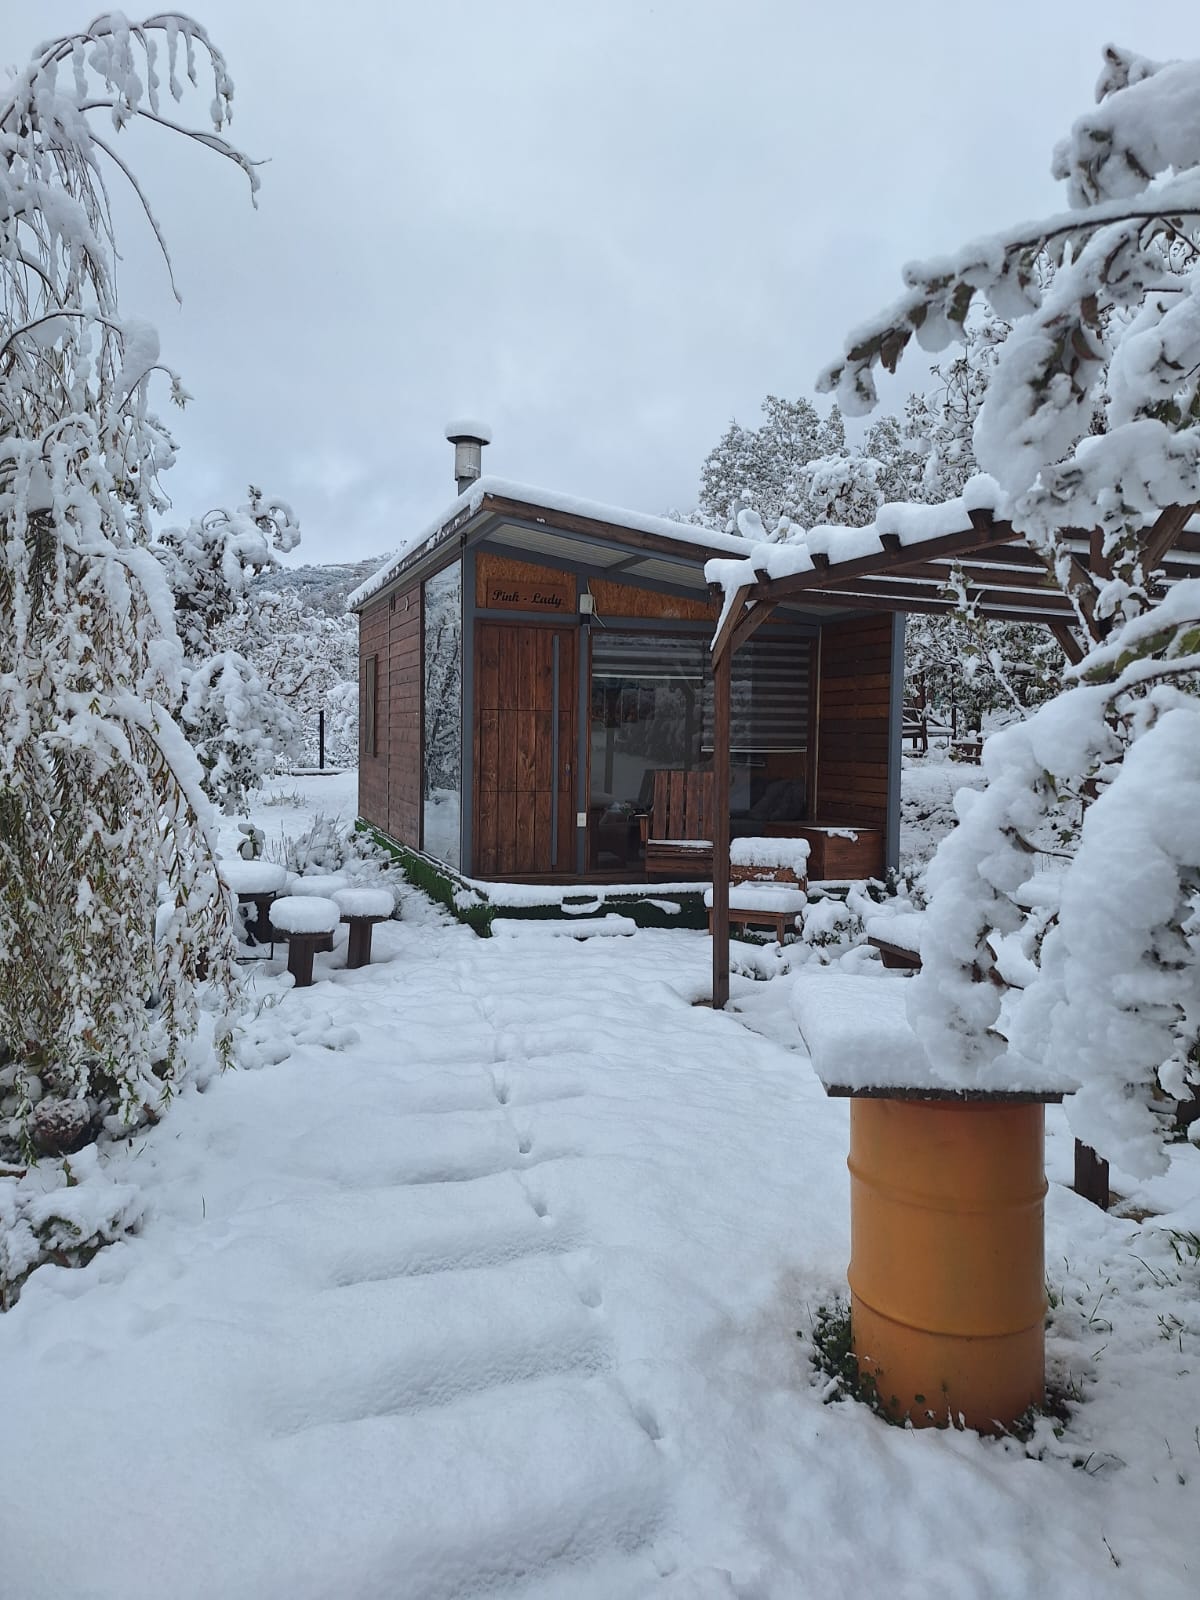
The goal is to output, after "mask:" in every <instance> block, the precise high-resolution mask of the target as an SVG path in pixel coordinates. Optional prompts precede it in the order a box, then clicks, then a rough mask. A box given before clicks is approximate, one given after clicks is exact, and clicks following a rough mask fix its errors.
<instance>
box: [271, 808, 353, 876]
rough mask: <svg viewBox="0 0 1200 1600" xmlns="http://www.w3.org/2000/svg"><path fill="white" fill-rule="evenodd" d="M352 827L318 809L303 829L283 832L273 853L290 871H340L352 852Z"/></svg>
mask: <svg viewBox="0 0 1200 1600" xmlns="http://www.w3.org/2000/svg"><path fill="white" fill-rule="evenodd" d="M352 835H353V830H352V829H351V828H349V827H348V826H347V825H346V823H344V822H342V821H341V819H340V818H338V817H331V816H329V815H327V814H326V813H325V812H324V811H318V812H317V813H316V815H315V816H314V817H313V819H312V822H311V823H310V825H309V826H308V828H306V829H305V831H304V832H303V833H300V834H292V835H290V836H289V835H285V836H284V837H283V838H282V840H281V842H280V844H279V845H278V847H277V848H275V849H273V850H272V855H273V856H274V857H275V859H276V860H277V861H279V862H280V863H281V864H282V865H283V866H285V867H286V868H287V869H288V871H289V872H310V873H311V872H340V871H341V870H342V868H343V867H344V866H345V865H346V863H347V862H348V861H349V860H350V859H351V857H352V855H353V850H354V846H353V838H352Z"/></svg>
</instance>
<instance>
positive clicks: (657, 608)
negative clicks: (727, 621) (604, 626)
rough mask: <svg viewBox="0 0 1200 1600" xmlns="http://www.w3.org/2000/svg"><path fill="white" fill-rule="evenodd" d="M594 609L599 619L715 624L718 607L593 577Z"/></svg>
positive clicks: (591, 584)
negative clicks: (634, 618)
mask: <svg viewBox="0 0 1200 1600" xmlns="http://www.w3.org/2000/svg"><path fill="white" fill-rule="evenodd" d="M588 588H589V589H590V590H591V592H592V598H593V599H594V600H595V602H596V610H597V612H598V613H599V615H600V616H601V617H636V618H638V619H639V620H642V619H645V620H647V621H650V620H658V621H669V622H708V623H712V624H714V625H715V623H716V620H717V607H716V606H714V605H710V604H708V603H707V602H706V601H704V600H688V599H684V598H682V597H681V596H679V595H673V594H660V593H659V592H658V591H657V590H656V589H639V588H637V587H636V585H634V584H632V583H617V582H616V581H614V580H613V579H612V578H592V579H590V581H589V583H588Z"/></svg>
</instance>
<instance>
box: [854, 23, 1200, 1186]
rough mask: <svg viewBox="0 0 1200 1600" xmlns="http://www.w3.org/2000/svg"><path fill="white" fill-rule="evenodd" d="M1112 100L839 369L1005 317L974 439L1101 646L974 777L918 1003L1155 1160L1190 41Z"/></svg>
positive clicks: (1192, 1025) (1184, 439) (1169, 796)
mask: <svg viewBox="0 0 1200 1600" xmlns="http://www.w3.org/2000/svg"><path fill="white" fill-rule="evenodd" d="M1097 99H1098V102H1099V104H1098V106H1097V107H1096V109H1095V110H1093V111H1092V112H1090V113H1089V114H1088V115H1086V116H1084V117H1081V118H1080V119H1079V121H1078V122H1076V124H1075V126H1074V128H1073V129H1072V130H1071V133H1070V135H1069V136H1068V137H1067V138H1066V139H1065V140H1064V141H1063V142H1062V143H1061V144H1060V145H1059V147H1058V149H1057V150H1056V152H1055V157H1054V170H1055V174H1056V176H1058V177H1060V178H1062V179H1063V180H1064V181H1065V182H1066V184H1067V198H1068V204H1069V207H1070V209H1069V210H1067V211H1066V212H1064V213H1062V214H1061V215H1059V216H1055V217H1050V218H1048V219H1046V220H1045V221H1043V222H1040V223H1036V224H1033V225H1024V226H1022V227H1019V228H1016V229H1013V230H1012V231H1011V232H1010V233H1008V234H1005V235H1001V236H999V237H997V238H992V239H986V240H983V241H981V242H979V243H977V244H974V245H971V246H969V247H967V248H966V249H965V250H963V251H961V252H960V253H959V254H958V255H957V256H955V257H952V258H949V259H943V260H939V261H936V262H931V263H929V264H926V265H917V266H912V267H909V268H908V269H907V271H906V278H907V281H908V283H909V289H908V292H907V293H906V294H905V296H904V298H903V299H902V300H901V301H899V302H898V303H897V304H896V305H895V306H893V307H892V308H891V309H890V310H889V311H888V312H886V313H885V314H884V315H883V316H882V317H881V318H879V319H878V320H877V321H876V322H875V323H874V324H872V325H869V326H868V327H866V328H865V329H864V330H862V331H860V333H858V334H856V335H855V337H854V339H853V341H852V342H851V344H850V345H849V347H848V349H847V354H846V357H845V359H844V360H843V361H841V362H839V363H837V364H836V366H834V367H833V368H831V369H830V371H829V372H827V373H826V374H825V376H824V378H823V379H822V386H823V387H825V388H829V389H833V388H836V390H837V392H838V395H839V398H840V399H841V402H842V404H843V405H844V406H845V407H846V408H847V409H848V410H853V411H861V410H863V409H866V408H869V407H870V406H871V405H873V404H874V401H875V385H874V379H873V376H872V369H873V367H874V366H875V365H876V364H879V365H882V366H884V367H886V368H888V369H889V370H893V369H894V368H895V366H896V363H897V361H898V360H899V357H900V355H901V353H902V351H903V350H904V348H905V346H906V345H907V344H908V343H909V341H910V340H911V339H913V338H914V337H915V338H916V339H917V341H918V342H919V343H920V344H921V345H922V346H923V347H924V348H925V349H929V350H935V349H940V348H942V347H943V346H945V345H946V344H947V343H948V342H949V341H950V340H952V339H954V338H961V337H962V335H963V330H964V328H965V326H966V323H967V318H968V315H969V313H970V311H971V308H972V306H973V304H975V303H976V302H977V301H979V300H982V301H985V302H986V304H987V306H988V307H989V308H990V311H991V312H992V313H993V314H994V315H995V316H996V317H997V318H1000V319H1003V320H1005V321H1007V323H1008V324H1009V325H1010V331H1009V332H1008V334H1007V336H1006V337H1004V338H1003V340H1002V341H1000V343H999V344H998V346H997V349H996V352H995V362H994V366H993V368H992V372H991V376H990V381H989V383H988V385H987V393H986V396H985V398H984V400H983V403H982V406H981V407H980V409H979V412H978V415H977V417H976V420H975V424H974V432H973V447H974V452H975V456H976V458H977V460H978V462H979V465H980V466H981V467H982V468H983V469H984V470H985V471H986V472H988V473H990V474H991V475H992V477H993V479H994V480H995V484H994V486H992V487H990V488H989V491H988V492H989V503H990V504H993V505H994V506H995V511H996V515H997V516H998V517H1001V518H1007V519H1008V520H1010V521H1011V523H1012V525H1013V527H1014V528H1016V529H1017V530H1018V531H1019V532H1021V533H1022V534H1023V535H1024V537H1025V539H1026V541H1027V543H1028V544H1029V545H1030V546H1031V547H1032V548H1033V549H1035V550H1037V551H1039V552H1040V553H1041V554H1042V556H1043V558H1044V560H1045V563H1046V566H1047V570H1048V572H1049V573H1051V574H1052V575H1053V577H1054V579H1055V581H1056V582H1057V583H1058V584H1059V585H1060V586H1061V588H1062V590H1063V592H1064V593H1066V594H1067V595H1068V596H1069V597H1070V599H1071V601H1072V602H1073V604H1074V607H1075V611H1076V615H1077V619H1078V632H1079V634H1080V635H1081V637H1082V639H1083V641H1084V647H1085V648H1087V650H1088V652H1089V653H1087V654H1086V656H1085V657H1084V659H1083V661H1082V663H1081V664H1080V665H1079V666H1077V667H1076V668H1075V669H1073V670H1072V671H1071V672H1070V673H1069V674H1068V679H1069V680H1070V681H1071V683H1072V685H1073V686H1072V687H1070V688H1069V689H1068V690H1067V691H1066V692H1065V693H1063V694H1061V695H1059V696H1058V697H1057V698H1055V699H1052V700H1050V701H1049V702H1048V703H1047V704H1046V705H1044V706H1043V707H1042V708H1041V709H1040V710H1039V711H1038V712H1036V714H1035V715H1034V716H1033V717H1032V718H1031V719H1030V720H1029V721H1028V722H1027V723H1024V724H1022V725H1018V726H1014V727H1010V728H1007V729H1004V730H1003V731H1001V732H999V733H997V734H994V735H993V736H992V738H991V739H990V740H989V742H988V744H987V745H986V747H985V750H984V772H985V775H986V777H987V780H988V781H987V788H986V789H985V790H984V791H983V792H982V793H979V794H976V793H971V792H965V791H964V792H961V793H960V794H959V796H958V801H957V806H958V811H959V816H960V824H959V827H958V828H957V829H956V830H955V831H954V832H953V833H951V834H950V835H949V836H948V838H947V839H946V840H945V842H944V843H943V845H942V846H941V849H940V850H939V852H938V854H937V856H936V857H935V859H934V861H933V863H932V865H931V866H930V869H929V878H928V887H929V892H930V912H929V916H928V919H927V925H926V932H925V934H924V936H923V941H922V956H923V959H924V967H923V971H922V972H921V974H920V975H919V977H917V978H916V979H915V980H914V981H913V983H912V985H911V987H910V990H909V995H910V1017H911V1019H912V1021H913V1024H914V1026H915V1027H916V1028H917V1031H918V1032H919V1033H920V1035H921V1036H922V1038H923V1040H924V1042H925V1044H926V1047H927V1049H928V1050H929V1051H930V1052H931V1053H933V1054H935V1055H936V1056H937V1057H938V1059H939V1062H940V1063H941V1064H942V1066H943V1069H944V1070H949V1071H953V1070H954V1069H955V1068H956V1067H957V1068H959V1069H960V1070H961V1072H962V1074H963V1075H964V1078H965V1079H974V1080H975V1081H983V1082H984V1083H986V1084H988V1085H991V1086H994V1087H1003V1086H1004V1085H1005V1083H1006V1082H1014V1083H1015V1082H1022V1083H1024V1084H1029V1083H1036V1082H1037V1081H1038V1079H1039V1075H1041V1076H1044V1075H1045V1074H1047V1073H1048V1072H1051V1071H1053V1072H1056V1073H1061V1072H1066V1073H1069V1074H1072V1075H1074V1076H1075V1077H1076V1078H1077V1079H1078V1080H1079V1082H1080V1084H1081V1088H1080V1091H1079V1093H1078V1094H1076V1095H1075V1096H1074V1097H1073V1098H1072V1100H1071V1102H1070V1103H1069V1107H1068V1109H1069V1112H1070V1115H1071V1119H1072V1124H1073V1126H1074V1128H1075V1131H1076V1132H1077V1134H1078V1135H1079V1136H1080V1137H1081V1138H1082V1139H1084V1140H1085V1141H1087V1142H1088V1143H1091V1144H1093V1145H1095V1146H1096V1147H1097V1148H1099V1149H1101V1150H1102V1151H1103V1152H1104V1153H1106V1154H1109V1155H1111V1156H1113V1157H1115V1158H1116V1159H1118V1160H1119V1161H1120V1162H1121V1164H1122V1165H1123V1166H1124V1167H1126V1168H1127V1169H1128V1170H1131V1171H1133V1172H1134V1173H1143V1174H1144V1173H1149V1172H1153V1171H1155V1170H1159V1169H1160V1168H1161V1166H1162V1165H1163V1160H1164V1158H1163V1155H1162V1151H1161V1147H1160V1132H1161V1130H1160V1125H1159V1119H1158V1118H1157V1117H1156V1115H1155V1114H1154V1112H1153V1111H1152V1110H1151V1103H1152V1098H1153V1096H1154V1095H1155V1094H1157V1093H1161V1092H1164V1091H1165V1093H1166V1094H1168V1095H1170V1096H1173V1097H1178V1096H1179V1095H1181V1094H1183V1093H1185V1092H1186V1090H1187V1088H1188V1086H1189V1084H1194V1083H1195V1082H1196V1080H1197V1057H1198V1054H1200V1047H1198V1041H1200V700H1198V699H1197V697H1196V684H1197V681H1198V680H1197V677H1196V674H1197V672H1198V671H1200V581H1198V580H1188V581H1186V582H1181V583H1179V584H1178V585H1177V586H1176V587H1175V588H1174V589H1173V590H1172V591H1170V592H1169V593H1168V594H1167V596H1166V598H1165V599H1164V598H1162V588H1161V585H1160V583H1159V581H1158V578H1157V569H1158V568H1159V567H1160V565H1161V562H1162V560H1163V557H1164V555H1165V554H1166V552H1167V551H1168V550H1169V549H1170V547H1171V544H1172V542H1173V540H1174V539H1175V538H1176V537H1177V535H1178V533H1179V532H1180V530H1181V529H1182V528H1183V526H1184V524H1185V523H1186V521H1187V519H1188V517H1189V516H1190V515H1191V513H1192V512H1193V511H1194V509H1195V508H1196V505H1197V503H1198V502H1200V313H1198V312H1197V306H1198V304H1200V272H1197V262H1198V260H1200V252H1198V251H1197V247H1196V242H1195V241H1196V238H1197V235H1198V234H1200V62H1167V63H1161V62H1155V61H1149V60H1147V59H1145V58H1144V57H1140V56H1136V55H1133V54H1132V53H1130V52H1128V51H1122V50H1118V49H1115V48H1112V47H1110V48H1109V49H1108V51H1107V52H1106V57H1105V68H1104V72H1103V75H1102V77H1101V79H1100V83H1099V85H1098V90H1097ZM1047 262H1049V264H1050V267H1051V269H1052V270H1051V271H1050V272H1049V273H1047V272H1046V271H1045V269H1044V266H1045V263H1047ZM1081 528H1082V529H1095V530H1097V531H1098V539H1097V543H1098V545H1099V550H1098V557H1099V559H1096V560H1094V561H1093V564H1092V568H1091V570H1089V569H1088V568H1087V567H1085V566H1084V565H1083V564H1082V563H1081V562H1079V561H1078V560H1077V559H1076V558H1075V557H1074V555H1073V553H1072V550H1071V539H1072V537H1073V535H1074V534H1075V532H1076V530H1078V529H1081ZM1081 653H1082V651H1081ZM1064 816H1069V817H1070V819H1071V823H1072V828H1071V829H1070V830H1069V832H1070V833H1073V834H1074V835H1075V836H1074V837H1073V838H1072V837H1068V838H1066V839H1064V838H1062V834H1063V832H1064V830H1063V828H1062V827H1061V822H1062V819H1063V818H1064ZM1080 816H1081V817H1082V821H1081V822H1080V823H1079V824H1078V828H1077V830H1076V829H1075V828H1074V822H1075V819H1076V818H1077V817H1080ZM1056 852H1057V854H1058V856H1059V857H1060V858H1061V859H1059V860H1058V861H1057V863H1056V867H1057V871H1056V873H1053V874H1051V875H1050V882H1049V883H1047V882H1046V881H1045V880H1046V874H1045V873H1044V872H1040V871H1039V870H1038V869H1039V868H1040V867H1041V865H1042V863H1043V861H1044V860H1045V859H1047V858H1048V859H1050V860H1051V861H1053V859H1054V855H1055V853H1056ZM1048 896H1049V897H1051V899H1052V903H1050V900H1048ZM1048 907H1049V912H1050V914H1049V915H1047V909H1048ZM1031 931H1032V933H1033V937H1032V938H1030V937H1028V935H1029V934H1030V932H1031ZM1014 938H1016V939H1017V940H1018V941H1023V943H1022V944H1021V954H1022V956H1023V958H1024V959H1025V961H1026V962H1027V969H1026V971H1025V973H1024V977H1025V980H1026V981H1025V983H1024V987H1023V988H1020V989H1018V990H1016V991H1015V992H1010V993H1008V994H1007V995H1005V993H1004V991H1003V988H1002V987H1001V986H999V985H996V984H993V983H990V982H987V981H981V980H986V979H987V978H988V977H989V975H990V974H992V973H993V972H996V973H998V974H999V975H1001V976H1003V972H1002V971H1001V967H1000V963H999V958H998V956H997V947H998V946H1000V947H1002V948H1004V949H1006V950H1008V949H1011V947H1012V944H1013V940H1014Z"/></svg>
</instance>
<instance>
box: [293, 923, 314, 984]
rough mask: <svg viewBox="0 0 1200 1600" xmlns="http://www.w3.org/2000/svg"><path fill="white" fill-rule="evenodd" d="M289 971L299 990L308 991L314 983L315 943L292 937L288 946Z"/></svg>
mask: <svg viewBox="0 0 1200 1600" xmlns="http://www.w3.org/2000/svg"><path fill="white" fill-rule="evenodd" d="M288 971H289V972H290V973H291V975H292V977H293V978H294V979H295V980H296V987H297V989H307V988H309V987H310V986H311V984H312V981H313V941H312V940H311V939H303V938H298V937H297V936H296V935H295V934H293V935H292V937H291V940H290V942H289V944H288Z"/></svg>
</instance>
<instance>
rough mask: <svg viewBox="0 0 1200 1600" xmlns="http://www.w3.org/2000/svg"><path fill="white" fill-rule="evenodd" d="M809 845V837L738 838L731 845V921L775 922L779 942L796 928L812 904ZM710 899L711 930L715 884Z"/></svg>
mask: <svg viewBox="0 0 1200 1600" xmlns="http://www.w3.org/2000/svg"><path fill="white" fill-rule="evenodd" d="M808 851H809V844H808V840H807V839H783V838H780V839H775V838H744V839H734V840H733V841H732V842H731V843H730V846H729V921H730V925H731V926H732V925H733V924H735V923H736V924H737V925H738V926H739V927H743V928H746V927H751V926H755V927H765V928H773V929H774V930H775V938H776V940H777V942H778V943H779V944H782V943H783V941H784V937H785V935H786V934H788V933H789V932H791V933H794V932H795V930H796V927H797V925H798V922H799V919H800V914H801V912H802V911H803V910H804V908H805V906H806V905H807V904H808V895H807V894H806V893H805V889H806V888H807V886H808V877H807V869H808ZM704 904H705V905H706V906H707V907H708V931H709V932H710V933H711V932H712V926H713V913H712V905H713V892H712V890H711V889H706V890H705V891H704Z"/></svg>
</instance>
